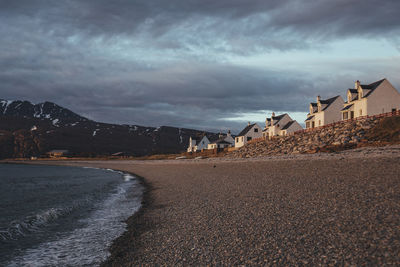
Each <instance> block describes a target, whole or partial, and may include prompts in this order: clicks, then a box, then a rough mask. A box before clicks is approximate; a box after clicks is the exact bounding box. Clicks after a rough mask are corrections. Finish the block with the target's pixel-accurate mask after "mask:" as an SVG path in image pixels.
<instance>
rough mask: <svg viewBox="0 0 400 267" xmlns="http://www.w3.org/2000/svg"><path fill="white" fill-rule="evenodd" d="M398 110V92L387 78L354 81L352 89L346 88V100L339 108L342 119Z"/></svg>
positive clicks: (399, 100)
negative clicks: (368, 82) (365, 81)
mask: <svg viewBox="0 0 400 267" xmlns="http://www.w3.org/2000/svg"><path fill="white" fill-rule="evenodd" d="M397 110H400V93H399V92H398V91H397V90H396V88H394V87H393V85H392V84H391V83H390V82H389V81H388V80H387V79H383V80H380V81H377V82H374V83H371V84H361V83H360V81H356V82H355V86H354V89H348V90H347V102H346V103H344V108H343V109H342V110H341V112H342V119H343V120H347V119H353V118H357V117H361V116H366V115H368V116H373V115H378V114H382V113H386V112H393V111H397Z"/></svg>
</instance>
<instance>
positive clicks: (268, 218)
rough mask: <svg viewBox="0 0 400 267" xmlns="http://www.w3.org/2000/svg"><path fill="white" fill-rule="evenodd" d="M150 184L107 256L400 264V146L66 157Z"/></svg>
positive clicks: (133, 262) (173, 261) (141, 260)
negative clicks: (239, 155) (171, 157)
mask: <svg viewBox="0 0 400 267" xmlns="http://www.w3.org/2000/svg"><path fill="white" fill-rule="evenodd" d="M65 164H73V165H84V166H88V165H90V166H94V167H106V168H113V169H119V170H123V171H129V172H132V173H135V174H137V175H139V176H141V177H144V182H145V184H146V185H147V188H148V191H147V192H146V194H145V199H144V207H143V209H142V210H141V212H140V213H138V214H136V215H135V216H133V217H131V218H130V219H129V221H128V231H127V232H126V233H125V234H124V235H123V236H121V237H120V238H119V239H117V240H116V241H115V242H114V244H113V246H112V248H111V252H112V256H111V257H110V258H109V259H108V261H107V262H105V263H104V265H106V266H137V265H143V264H144V265H147V264H148V265H170V266H171V265H206V264H222V265H241V264H246V265H264V264H267V265H270V264H278V265H293V264H296V263H297V264H307V265H316V264H323V265H325V264H340V265H341V264H352V265H353V264H354V265H383V264H389V265H392V264H393V265H398V264H400V256H399V255H400V193H399V192H400V147H399V146H397V147H392V148H391V149H389V148H376V149H374V148H368V149H364V150H363V149H361V150H355V151H350V152H344V153H337V154H316V155H309V156H303V155H299V156H288V157H275V158H273V157H271V158H265V159H258V160H218V159H215V160H199V161H195V160H192V161H103V162H100V161H99V162H95V161H94V162H89V161H88V162H74V163H65Z"/></svg>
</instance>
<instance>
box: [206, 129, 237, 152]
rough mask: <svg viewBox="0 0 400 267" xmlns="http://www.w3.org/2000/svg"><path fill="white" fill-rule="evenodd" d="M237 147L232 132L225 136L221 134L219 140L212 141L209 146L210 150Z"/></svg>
mask: <svg viewBox="0 0 400 267" xmlns="http://www.w3.org/2000/svg"><path fill="white" fill-rule="evenodd" d="M234 145H235V140H234V139H233V137H232V135H231V131H228V133H227V134H226V135H225V134H221V133H220V134H219V136H218V138H217V139H216V140H212V141H210V144H208V147H207V148H208V149H214V148H221V149H222V148H226V147H232V146H234Z"/></svg>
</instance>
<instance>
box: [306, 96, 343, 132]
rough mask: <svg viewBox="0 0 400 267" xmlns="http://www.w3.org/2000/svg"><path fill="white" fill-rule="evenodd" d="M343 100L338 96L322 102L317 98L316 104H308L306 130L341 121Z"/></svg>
mask: <svg viewBox="0 0 400 267" xmlns="http://www.w3.org/2000/svg"><path fill="white" fill-rule="evenodd" d="M343 104H344V100H343V98H342V97H341V96H340V95H337V96H335V97H331V98H329V99H325V100H322V99H321V97H320V96H317V102H316V103H310V113H308V114H307V119H306V121H305V122H306V128H307V129H309V128H314V127H318V126H324V125H327V124H330V123H333V122H336V121H340V120H341V119H342V117H341V114H340V111H341V110H342V108H343Z"/></svg>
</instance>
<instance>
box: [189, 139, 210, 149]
mask: <svg viewBox="0 0 400 267" xmlns="http://www.w3.org/2000/svg"><path fill="white" fill-rule="evenodd" d="M209 143H210V140H208V138H207V136H205V135H204V136H202V137H200V138H197V139H195V138H192V137H190V138H189V146H188V148H187V152H196V151H201V150H203V149H207V146H208V144H209Z"/></svg>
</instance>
